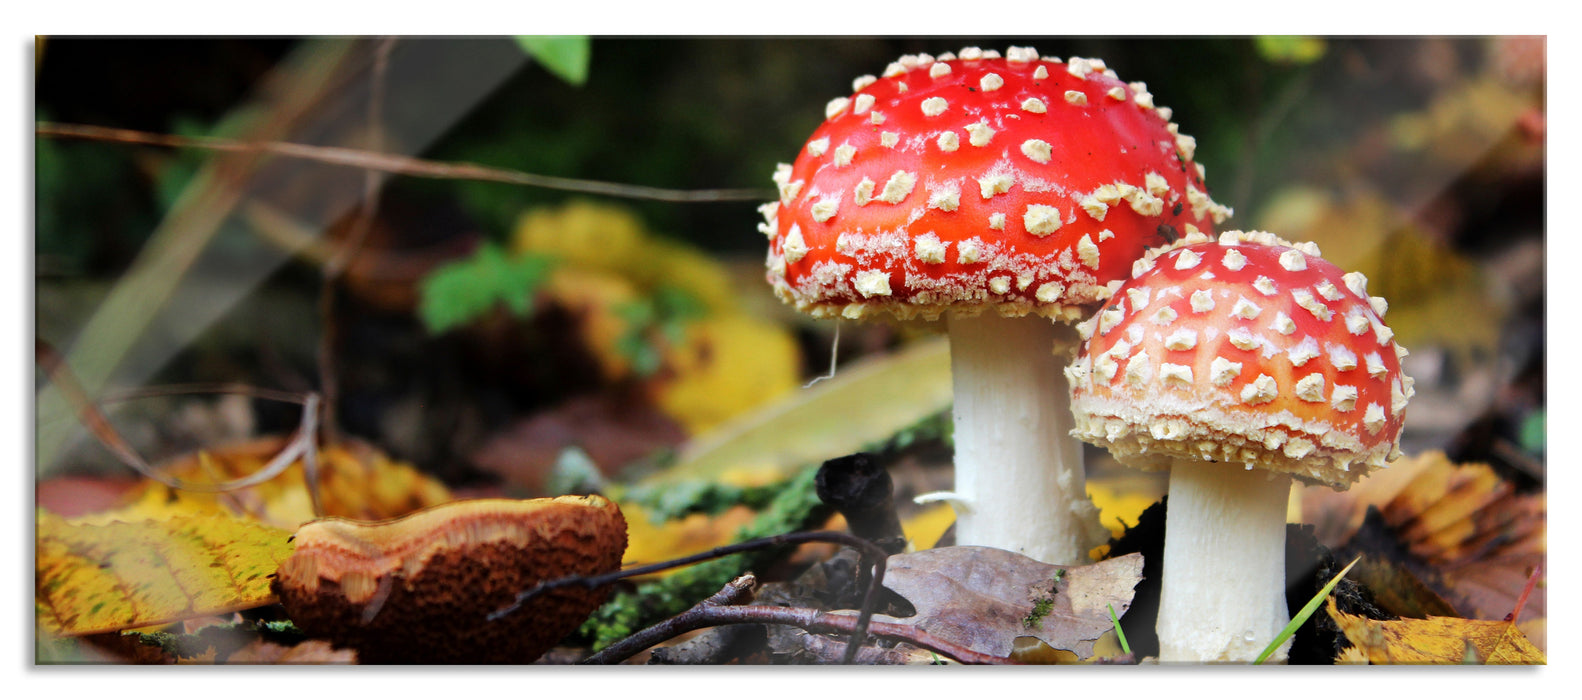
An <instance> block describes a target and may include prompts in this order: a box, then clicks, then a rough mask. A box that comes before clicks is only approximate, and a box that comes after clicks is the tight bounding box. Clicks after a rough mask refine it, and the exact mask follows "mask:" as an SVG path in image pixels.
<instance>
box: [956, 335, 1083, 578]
mask: <svg viewBox="0 0 1582 700" xmlns="http://www.w3.org/2000/svg"><path fill="white" fill-rule="evenodd" d="M948 324H949V330H950V356H951V357H950V369H951V376H952V383H953V385H954V393H955V442H956V457H955V478H956V483H955V492H954V493H953V494H952V495H951V498H952V500H953V502H954V505H955V507H956V544H959V545H982V546H988V547H996V548H999V549H1007V550H1010V551H1013V552H1019V553H1021V554H1024V555H1026V556H1029V557H1032V558H1033V559H1037V560H1039V561H1043V562H1046V563H1058V564H1082V563H1086V562H1087V561H1089V558H1088V550H1089V549H1091V548H1092V547H1094V546H1096V545H1098V544H1100V543H1102V542H1103V538H1104V536H1105V531H1104V529H1103V527H1102V526H1101V525H1100V524H1099V518H1098V510H1097V509H1096V508H1095V507H1094V506H1093V503H1092V501H1090V500H1089V499H1088V496H1087V490H1086V477H1085V475H1084V474H1083V466H1082V445H1081V443H1080V442H1078V441H1077V440H1075V439H1073V438H1072V437H1071V435H1070V433H1071V428H1072V416H1071V408H1070V403H1069V402H1070V396H1071V392H1070V389H1069V387H1068V386H1067V384H1066V378H1065V375H1064V374H1063V373H1062V371H1061V368H1062V367H1063V366H1064V365H1065V363H1066V362H1067V361H1068V359H1069V358H1068V357H1067V356H1066V351H1067V349H1069V348H1072V347H1075V345H1076V344H1077V343H1078V342H1080V341H1079V340H1078V337H1077V334H1076V331H1075V329H1073V328H1071V327H1070V326H1068V325H1066V324H1063V323H1056V322H1052V321H1050V320H1049V319H1046V318H1041V317H1038V316H1026V317H1022V318H1005V317H1002V316H1000V315H999V314H997V313H994V312H992V311H991V312H987V313H984V314H982V315H980V316H975V317H961V316H955V315H952V316H951V317H950V319H949V321H948ZM1057 351H1058V352H1059V353H1060V354H1059V356H1057V355H1056V352H1057Z"/></svg>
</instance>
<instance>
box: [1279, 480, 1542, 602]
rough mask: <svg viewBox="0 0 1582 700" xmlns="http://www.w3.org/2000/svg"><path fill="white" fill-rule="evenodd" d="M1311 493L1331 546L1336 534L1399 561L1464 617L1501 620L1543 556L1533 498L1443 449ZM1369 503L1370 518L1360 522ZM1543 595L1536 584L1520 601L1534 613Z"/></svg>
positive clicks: (1538, 502)
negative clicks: (1333, 489) (1352, 484)
mask: <svg viewBox="0 0 1582 700" xmlns="http://www.w3.org/2000/svg"><path fill="white" fill-rule="evenodd" d="M1381 477H1382V478H1381ZM1375 479H1378V480H1377V481H1375ZM1313 491H1314V490H1312V489H1310V490H1309V493H1308V495H1307V499H1306V504H1307V506H1308V510H1309V513H1311V514H1312V515H1313V516H1314V518H1315V520H1316V521H1317V522H1318V523H1319V524H1320V530H1321V531H1322V532H1324V533H1325V537H1326V538H1328V539H1329V542H1330V543H1331V546H1335V545H1334V544H1333V543H1334V542H1335V539H1334V538H1337V537H1340V538H1344V539H1341V540H1340V541H1342V542H1346V543H1347V544H1346V547H1348V548H1351V549H1355V550H1358V551H1359V552H1360V553H1374V554H1379V555H1381V556H1382V555H1391V556H1392V558H1399V560H1400V561H1399V566H1398V567H1395V568H1404V569H1405V570H1406V571H1408V572H1410V573H1411V574H1412V575H1413V576H1415V577H1416V578H1417V579H1420V580H1421V582H1422V584H1425V585H1426V586H1428V587H1429V588H1431V589H1433V591H1434V592H1435V593H1437V594H1438V595H1439V596H1440V597H1442V598H1444V600H1445V601H1447V602H1448V603H1449V604H1450V605H1451V606H1453V607H1454V608H1455V609H1456V611H1458V612H1459V613H1460V614H1463V615H1466V616H1468V617H1474V618H1482V619H1498V618H1501V617H1504V615H1505V614H1506V613H1508V612H1510V611H1511V609H1512V608H1513V607H1514V605H1515V602H1516V600H1517V598H1518V597H1519V596H1520V595H1521V592H1522V589H1523V587H1524V586H1525V584H1526V582H1527V577H1528V575H1529V573H1530V572H1531V571H1532V568H1533V567H1534V566H1537V565H1539V564H1541V563H1543V561H1544V559H1545V557H1546V555H1547V552H1548V546H1547V542H1546V540H1545V536H1546V534H1547V521H1546V516H1547V513H1546V506H1545V501H1544V496H1543V495H1542V494H1519V493H1516V492H1515V491H1514V489H1513V488H1512V486H1511V484H1510V483H1508V482H1505V481H1502V480H1501V479H1499V477H1498V476H1497V475H1496V474H1495V473H1494V471H1493V470H1492V469H1490V468H1489V466H1488V465H1485V464H1456V463H1454V462H1452V461H1450V460H1449V459H1448V458H1447V457H1446V456H1445V454H1444V453H1442V452H1437V451H1436V452H1426V453H1424V454H1422V455H1418V456H1415V457H1407V458H1403V459H1400V460H1396V461H1395V462H1394V463H1393V464H1392V465H1391V466H1390V468H1389V469H1386V470H1383V471H1382V472H1378V473H1376V475H1370V476H1369V477H1368V478H1366V479H1364V480H1363V481H1361V482H1359V483H1358V485H1357V487H1356V488H1354V489H1352V492H1351V493H1348V494H1339V495H1329V494H1321V495H1316V496H1315V495H1314V494H1313ZM1326 491H1327V490H1326ZM1370 507H1373V508H1376V509H1377V512H1378V515H1376V516H1373V517H1374V518H1376V520H1367V521H1366V522H1367V523H1368V524H1369V525H1368V527H1363V526H1362V525H1363V523H1364V522H1365V519H1366V515H1367V512H1368V508H1370ZM1396 573H1399V572H1396ZM1394 578H1402V579H1403V580H1404V577H1399V576H1396V577H1394ZM1370 585H1372V584H1370ZM1374 587H1375V589H1376V592H1378V591H1377V589H1378V588H1379V586H1377V585H1374ZM1397 592H1399V593H1402V594H1403V595H1405V594H1409V593H1411V591H1410V590H1409V589H1404V588H1403V589H1401V590H1400V591H1397ZM1545 593H1546V591H1545V590H1544V589H1542V588H1540V589H1538V590H1536V591H1534V593H1533V595H1532V597H1531V599H1530V600H1529V601H1528V602H1527V609H1528V610H1529V611H1531V614H1532V615H1533V616H1534V617H1543V616H1545V614H1546V612H1547V606H1546V597H1547V596H1546V595H1545ZM1406 597H1413V596H1412V595H1407V596H1406ZM1393 612H1395V613H1396V614H1402V615H1408V614H1412V611H1410V610H1395V611H1393Z"/></svg>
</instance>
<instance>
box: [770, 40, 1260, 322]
mask: <svg viewBox="0 0 1582 700" xmlns="http://www.w3.org/2000/svg"><path fill="white" fill-rule="evenodd" d="M853 87H854V88H855V89H856V91H857V92H856V94H854V95H852V96H851V97H841V98H838V99H836V100H833V101H831V102H830V103H829V105H828V107H827V109H826V114H827V116H828V119H827V120H826V121H825V122H824V123H823V124H822V125H821V126H819V128H818V129H817V130H816V131H814V133H813V136H812V138H810V139H809V140H808V142H807V145H806V146H805V147H803V149H802V152H801V155H800V156H798V158H797V159H796V162H795V163H793V164H791V165H781V166H780V167H779V169H778V171H777V172H776V173H775V176H774V179H775V182H776V183H777V184H778V185H779V189H780V200H779V202H777V203H772V204H768V205H765V206H764V207H763V212H764V215H765V218H766V219H767V223H766V224H765V225H763V226H762V227H761V229H762V230H763V231H764V232H765V233H766V234H767V235H768V236H769V238H770V247H769V258H768V268H769V272H768V278H769V281H770V283H771V284H772V285H774V288H775V291H776V293H777V294H778V295H779V296H780V297H781V299H783V300H785V301H787V302H789V303H794V304H795V305H796V306H797V308H799V309H801V310H803V311H806V312H809V313H811V314H813V315H814V316H836V315H839V316H844V317H847V318H863V317H865V316H868V315H871V314H873V313H874V312H877V311H885V312H889V313H891V314H893V315H895V316H896V317H898V318H902V319H905V318H911V317H913V316H914V315H921V316H922V317H924V318H928V319H933V318H937V317H938V316H939V315H940V313H942V312H944V311H947V310H952V309H958V310H961V309H964V310H969V311H968V312H969V313H975V312H978V311H982V310H984V309H994V310H997V311H998V312H999V313H1001V314H1002V315H1006V316H1022V315H1026V314H1028V313H1037V314H1040V315H1043V316H1047V317H1050V318H1056V319H1060V320H1067V321H1070V320H1076V319H1077V318H1080V317H1081V316H1082V315H1084V309H1083V307H1091V305H1093V304H1096V303H1099V302H1101V301H1103V300H1104V299H1106V298H1107V297H1108V296H1109V292H1110V290H1109V288H1108V286H1107V285H1108V284H1109V283H1110V282H1112V281H1117V280H1121V279H1124V278H1125V276H1126V275H1127V273H1128V272H1129V271H1130V268H1131V263H1132V261H1134V260H1136V259H1137V258H1139V257H1140V256H1141V255H1142V254H1143V252H1144V251H1145V250H1146V249H1147V248H1149V247H1150V246H1155V245H1160V244H1164V243H1168V242H1170V241H1172V240H1174V239H1175V238H1176V237H1178V236H1179V235H1184V234H1186V233H1189V232H1193V231H1212V230H1213V225H1214V224H1215V223H1218V222H1220V221H1223V220H1224V218H1225V217H1227V216H1229V214H1230V210H1229V209H1227V208H1226V207H1223V206H1221V205H1219V204H1216V203H1214V201H1213V200H1212V199H1210V198H1209V196H1208V195H1207V194H1206V188H1205V187H1204V185H1203V168H1202V167H1201V166H1199V165H1197V164H1196V163H1194V162H1193V160H1192V157H1193V151H1194V149H1195V148H1196V143H1195V142H1194V141H1193V139H1192V137H1190V136H1187V135H1184V134H1181V133H1179V131H1178V129H1177V127H1176V125H1175V124H1174V123H1171V122H1170V120H1169V118H1170V111H1169V109H1168V108H1164V107H1157V106H1155V105H1154V103H1153V96H1152V95H1151V94H1150V93H1149V92H1148V89H1147V86H1146V85H1144V84H1143V83H1130V84H1127V83H1123V82H1121V81H1120V80H1119V79H1118V78H1117V77H1116V75H1115V73H1114V71H1111V70H1109V69H1107V68H1106V67H1105V65H1104V62H1103V61H1100V60H1097V59H1082V58H1072V59H1071V60H1069V61H1064V62H1063V61H1061V60H1059V59H1055V58H1042V57H1040V56H1038V54H1037V52H1036V51H1034V50H1033V49H1030V48H1015V47H1013V48H1011V49H1010V50H1008V51H1007V52H1006V55H1005V56H1003V57H1002V56H1000V55H999V53H998V52H995V51H983V50H979V49H973V48H968V49H963V50H962V51H961V53H960V55H959V56H955V55H950V54H945V55H941V56H939V57H938V58H935V57H932V56H929V55H926V54H924V55H918V56H903V57H902V58H901V60H899V61H897V62H896V63H892V64H891V65H890V67H889V68H888V69H887V70H886V71H885V72H884V75H883V77H880V78H875V77H874V76H871V75H870V76H863V77H861V78H858V79H857V80H856V82H855V83H854V85H853Z"/></svg>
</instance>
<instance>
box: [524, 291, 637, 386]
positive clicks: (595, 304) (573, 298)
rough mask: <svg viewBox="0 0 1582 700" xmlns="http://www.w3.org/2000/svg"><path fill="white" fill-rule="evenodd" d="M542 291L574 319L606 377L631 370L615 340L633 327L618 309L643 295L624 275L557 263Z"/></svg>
mask: <svg viewBox="0 0 1582 700" xmlns="http://www.w3.org/2000/svg"><path fill="white" fill-rule="evenodd" d="M543 293H544V294H545V295H547V296H548V297H549V298H550V299H553V300H555V303H556V304H558V305H560V306H561V307H562V308H564V309H566V311H567V312H569V313H570V314H571V315H572V316H574V317H575V318H576V319H577V329H578V332H579V333H580V334H581V336H582V341H583V343H584V344H585V345H586V346H587V349H588V351H589V352H591V353H593V356H594V359H595V360H597V361H598V363H599V369H600V370H601V371H602V372H603V374H604V377H605V379H608V380H618V379H622V378H625V377H627V376H629V375H630V374H631V372H632V360H631V358H629V357H627V356H626V355H625V354H623V353H621V352H620V351H619V350H618V342H619V341H620V339H621V338H622V337H624V336H626V334H628V333H631V332H632V330H633V322H632V321H631V320H630V319H628V318H626V317H624V316H622V315H621V314H620V312H619V309H621V308H622V307H623V306H625V305H628V304H635V303H637V302H638V301H639V300H640V299H641V298H642V295H641V294H640V293H639V292H638V291H637V287H636V286H634V285H633V284H632V283H631V282H630V281H628V280H626V279H625V278H624V277H621V276H620V275H617V274H615V273H612V272H609V271H606V270H598V269H579V268H575V267H567V266H564V265H562V266H559V267H556V268H555V270H554V272H552V273H550V276H549V280H548V281H547V282H545V283H544V287H543Z"/></svg>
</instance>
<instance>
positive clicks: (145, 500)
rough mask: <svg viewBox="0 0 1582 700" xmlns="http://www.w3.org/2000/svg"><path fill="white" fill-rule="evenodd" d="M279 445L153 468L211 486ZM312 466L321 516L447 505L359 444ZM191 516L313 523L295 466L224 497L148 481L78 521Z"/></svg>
mask: <svg viewBox="0 0 1582 700" xmlns="http://www.w3.org/2000/svg"><path fill="white" fill-rule="evenodd" d="M284 446H285V438H282V437H268V438H260V439H257V440H252V441H248V442H245V443H240V444H235V445H227V446H223V447H220V448H215V449H209V450H201V451H199V452H197V453H194V454H191V455H187V456H185V457H181V458H179V459H176V460H174V461H172V462H170V463H168V464H165V465H162V466H160V467H159V469H160V470H161V471H162V472H164V473H166V474H169V475H171V476H175V477H177V478H180V479H183V480H186V481H190V482H196V483H211V484H212V483H218V482H222V481H227V480H231V479H237V478H241V477H244V476H248V475H251V474H255V473H257V472H259V471H261V470H262V469H263V468H264V466H265V465H266V464H267V463H268V462H269V460H270V459H272V458H273V457H274V456H275V455H276V454H277V453H279V452H280V450H281V449H282V448H283V447H284ZM318 467H319V494H320V498H322V499H323V507H324V515H332V516H338V517H343V518H356V519H360V520H382V519H386V518H394V517H398V516H401V515H405V514H407V513H410V512H412V511H414V510H418V509H420V508H425V507H428V506H432V505H438V504H440V503H444V502H447V501H449V500H451V495H450V491H449V490H448V489H446V488H445V486H444V485H443V484H441V483H439V482H438V481H436V480H434V479H433V478H431V477H429V476H427V475H425V474H423V473H422V472H419V471H418V470H417V469H415V468H414V467H412V465H410V464H406V463H404V462H398V461H396V460H392V459H390V458H389V457H388V456H386V455H385V454H384V453H382V452H380V451H378V450H377V449H375V448H373V447H372V446H370V445H367V444H365V443H360V442H348V443H345V444H342V445H332V446H329V447H325V448H322V449H321V450H320V452H319V460H318ZM190 514H211V515H221V514H223V515H235V516H244V517H249V518H253V519H255V520H257V521H259V522H261V523H264V524H267V525H272V526H274V527H279V528H284V529H288V530H290V529H296V527H297V526H298V525H301V524H302V523H304V522H307V521H308V520H312V519H313V518H314V514H313V508H312V501H311V500H310V498H309V495H308V491H307V485H306V480H305V479H304V478H303V474H302V462H301V461H300V460H298V461H297V462H294V463H292V464H291V465H290V466H288V467H286V469H285V471H283V472H281V473H280V475H279V476H276V477H275V478H273V479H271V480H269V481H266V482H264V483H261V484H257V485H254V486H249V487H246V488H242V489H236V490H233V491H227V492H224V493H202V492H198V491H187V490H180V489H172V488H170V487H168V486H165V485H164V484H160V483H157V482H153V481H149V482H146V483H145V484H144V485H143V486H142V487H140V488H138V489H135V490H133V491H132V492H131V494H130V495H129V496H128V502H127V505H126V506H124V507H123V508H120V509H117V510H114V511H110V512H106V513H100V514H97V515H95V516H92V517H90V518H87V519H85V520H84V521H83V522H85V523H93V524H103V523H108V522H112V521H116V520H121V521H135V520H142V519H163V518H168V517H171V516H176V515H190Z"/></svg>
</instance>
